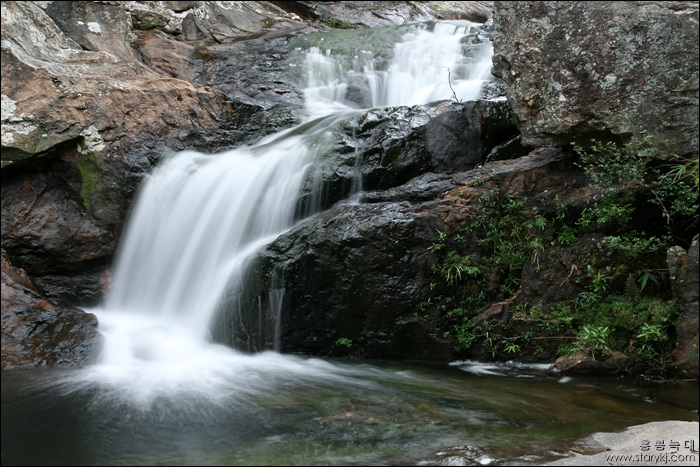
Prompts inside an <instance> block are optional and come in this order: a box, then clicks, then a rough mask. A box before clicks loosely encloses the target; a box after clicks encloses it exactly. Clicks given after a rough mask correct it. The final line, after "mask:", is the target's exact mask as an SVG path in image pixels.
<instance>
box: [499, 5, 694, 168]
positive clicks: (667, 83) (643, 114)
mask: <svg viewBox="0 0 700 467" xmlns="http://www.w3.org/2000/svg"><path fill="white" fill-rule="evenodd" d="M493 11H494V32H493V36H492V38H493V43H494V57H493V63H494V67H493V73H494V74H495V75H497V76H499V77H501V78H502V79H503V81H504V86H505V91H506V95H507V97H508V100H509V101H510V102H511V104H512V106H513V110H514V111H515V114H516V115H517V117H518V121H519V126H520V129H521V131H522V133H523V142H524V143H525V144H529V145H533V146H564V145H568V144H569V143H571V142H572V141H577V142H579V143H583V144H585V143H589V139H590V138H601V137H602V136H603V131H604V130H605V120H607V119H609V118H610V117H609V116H607V115H605V114H606V112H612V117H622V116H624V115H628V116H630V117H631V124H629V125H623V126H619V127H617V128H615V129H614V131H615V132H616V133H618V134H622V135H627V136H629V135H634V136H642V135H647V134H649V135H653V137H654V141H655V143H656V145H657V146H658V147H659V149H660V150H661V151H662V153H663V154H669V153H676V154H680V155H684V156H691V155H693V154H695V155H697V152H698V132H697V128H698V56H699V54H698V4H697V2H494V9H493ZM666 140H668V142H669V146H668V147H666V146H665V144H666V143H665V142H666Z"/></svg>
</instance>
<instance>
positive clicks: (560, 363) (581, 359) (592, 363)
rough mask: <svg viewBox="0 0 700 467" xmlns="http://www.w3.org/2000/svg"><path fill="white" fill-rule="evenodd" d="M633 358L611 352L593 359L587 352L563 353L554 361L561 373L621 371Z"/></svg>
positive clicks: (627, 366) (628, 365) (630, 363)
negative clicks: (600, 357) (603, 357)
mask: <svg viewBox="0 0 700 467" xmlns="http://www.w3.org/2000/svg"><path fill="white" fill-rule="evenodd" d="M632 363H633V360H632V359H631V358H630V357H628V356H627V355H625V354H623V353H622V352H611V353H610V354H609V356H608V357H607V358H606V359H604V360H600V359H598V360H597V359H595V358H593V357H592V356H591V355H589V354H584V353H577V354H573V355H563V356H561V357H559V358H558V359H557V361H556V362H554V366H555V367H556V368H557V370H559V371H561V372H563V373H572V374H581V373H621V372H624V371H625V370H626V369H627V368H629V367H630V366H631V365H632Z"/></svg>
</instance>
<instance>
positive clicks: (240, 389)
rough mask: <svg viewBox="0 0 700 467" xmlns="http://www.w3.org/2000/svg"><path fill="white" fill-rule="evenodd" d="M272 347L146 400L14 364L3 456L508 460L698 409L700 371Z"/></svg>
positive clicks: (66, 461) (259, 461)
mask: <svg viewBox="0 0 700 467" xmlns="http://www.w3.org/2000/svg"><path fill="white" fill-rule="evenodd" d="M241 358H248V359H250V358H254V357H250V356H247V357H241ZM265 358H270V359H278V360H275V361H276V362H278V363H279V364H280V365H281V366H280V367H279V368H278V369H277V370H275V369H274V368H275V367H274V365H271V364H270V363H269V360H265V362H266V363H265V364H262V365H258V364H257V363H256V361H255V360H248V362H252V363H251V364H250V365H248V366H245V367H244V366H239V367H237V370H236V371H238V373H239V374H238V375H237V376H236V378H229V379H228V381H229V385H228V387H227V384H226V383H219V384H218V385H217V387H216V388H214V390H212V391H203V390H198V389H197V388H198V387H199V385H201V384H202V383H203V382H202V381H201V380H200V381H197V379H198V377H199V375H198V374H197V373H196V372H193V374H192V378H191V381H190V383H191V387H192V390H188V387H187V386H188V385H189V384H188V383H187V382H184V383H183V382H181V383H180V384H181V386H182V387H181V388H179V390H173V389H172V388H168V389H167V390H163V391H158V390H157V388H156V389H153V388H151V390H150V391H149V392H148V397H146V398H144V397H142V396H143V395H136V394H134V393H133V392H129V391H128V389H127V386H128V385H127V384H123V386H124V388H120V387H119V385H117V386H115V382H114V381H108V380H107V379H104V381H103V382H100V380H99V378H97V379H95V375H94V374H91V375H90V377H89V378H86V377H85V372H86V370H48V369H44V370H23V371H17V370H16V371H5V372H3V373H2V464H3V465H10V464H12V465H348V464H351V465H391V464H398V463H418V462H421V461H422V460H426V459H430V458H431V456H433V457H434V455H435V453H438V452H440V451H442V450H449V449H453V450H454V449H455V448H459V449H461V450H460V452H461V453H462V454H461V455H462V457H464V458H465V459H468V462H472V463H476V464H478V463H482V464H491V465H497V464H503V463H508V462H509V461H512V460H513V459H514V458H515V457H517V456H519V457H518V458H519V459H523V458H525V457H523V454H524V453H528V449H531V450H542V449H552V446H557V443H560V444H561V443H566V440H567V439H569V438H572V437H576V436H581V435H585V434H588V433H591V432H595V431H611V430H617V429H622V428H624V427H626V426H629V425H634V424H640V423H646V422H651V421H659V420H671V419H673V420H686V421H697V420H698V383H697V381H694V382H677V383H674V384H669V383H651V382H645V381H643V380H638V379H634V378H620V377H612V376H611V377H600V376H598V377H583V376H580V377H565V376H562V375H561V374H558V373H556V372H555V371H553V370H550V369H548V368H547V367H546V366H518V365H513V364H498V365H490V364H483V363H472V362H455V363H453V364H450V365H424V364H403V363H401V364H399V363H391V362H372V363H352V362H345V361H327V360H320V359H306V358H300V357H289V356H279V355H277V356H275V355H268V356H267V357H265ZM295 365H297V366H298V370H299V371H292V370H285V369H283V367H284V368H288V367H294V366H295ZM309 368H312V369H313V371H307V370H308V369H309ZM87 371H88V372H89V371H90V370H89V369H88V370H87ZM227 371H230V370H227ZM281 375H282V376H281ZM304 375H307V376H308V377H307V376H304ZM223 381H227V380H226V379H224V380H223ZM241 381H248V382H249V383H250V384H247V385H242V384H241ZM204 383H206V382H204ZM205 385H206V384H205ZM542 446H547V447H546V448H545V447H542ZM532 454H533V455H535V456H540V455H542V454H543V453H537V452H533V453H532ZM536 458H537V459H543V458H546V456H545V457H536ZM425 462H430V461H427V460H426V461H425Z"/></svg>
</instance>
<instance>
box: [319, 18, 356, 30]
mask: <svg viewBox="0 0 700 467" xmlns="http://www.w3.org/2000/svg"><path fill="white" fill-rule="evenodd" d="M323 24H325V25H326V26H328V27H330V28H333V29H349V28H350V25H349V24H348V23H347V21H343V20H342V19H336V20H325V21H323Z"/></svg>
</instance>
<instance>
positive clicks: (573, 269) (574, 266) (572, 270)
mask: <svg viewBox="0 0 700 467" xmlns="http://www.w3.org/2000/svg"><path fill="white" fill-rule="evenodd" d="M574 271H578V268H577V267H576V265H575V264H572V265H571V271H570V272H569V275H568V276H566V279H564V280H563V281H561V283H560V284H559V287H561V286H562V285H564V282H566V281H568V280H569V279H570V278H571V275H572V274H573V273H574Z"/></svg>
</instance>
